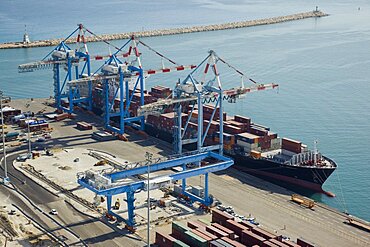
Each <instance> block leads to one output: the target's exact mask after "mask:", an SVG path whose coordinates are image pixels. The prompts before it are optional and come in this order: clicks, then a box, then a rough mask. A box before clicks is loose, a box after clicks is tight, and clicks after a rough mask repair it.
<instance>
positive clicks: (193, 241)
mask: <svg viewBox="0 0 370 247" xmlns="http://www.w3.org/2000/svg"><path fill="white" fill-rule="evenodd" d="M184 237H185V239H184V241H183V242H185V243H186V244H188V245H190V246H197V247H208V241H207V240H206V239H204V238H201V237H200V236H198V235H197V234H195V233H193V232H191V231H186V232H185V234H184Z"/></svg>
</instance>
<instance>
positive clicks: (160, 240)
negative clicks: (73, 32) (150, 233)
mask: <svg viewBox="0 0 370 247" xmlns="http://www.w3.org/2000/svg"><path fill="white" fill-rule="evenodd" d="M176 240H177V239H176V238H174V237H172V236H170V235H167V234H163V233H160V232H156V233H155V244H157V245H158V246H160V247H172V246H174V243H175V242H176Z"/></svg>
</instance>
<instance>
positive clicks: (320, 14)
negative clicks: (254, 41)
mask: <svg viewBox="0 0 370 247" xmlns="http://www.w3.org/2000/svg"><path fill="white" fill-rule="evenodd" d="M324 16H328V14H326V13H324V12H322V11H309V12H303V13H296V14H292V15H284V16H278V17H272V18H264V19H257V20H247V21H239V22H228V23H223V24H212V25H204V26H193V27H181V28H171V29H158V30H149V31H140V32H127V33H116V34H102V35H97V36H86V37H85V39H86V42H99V41H102V40H120V39H128V38H130V37H131V36H132V35H134V36H136V37H154V36H165V35H175V34H186V33H195V32H208V31H218V30H226V29H235V28H244V27H253V26H260V25H270V24H276V23H282V22H287V21H296V20H301V19H307V18H314V17H324ZM62 40H63V39H49V40H36V41H31V42H30V43H27V44H24V43H22V42H9V43H2V44H0V49H12V48H31V47H43V46H56V45H58V44H59V43H60V42H61V41H62ZM75 42H76V39H75V38H69V39H67V40H66V43H69V44H70V43H75Z"/></svg>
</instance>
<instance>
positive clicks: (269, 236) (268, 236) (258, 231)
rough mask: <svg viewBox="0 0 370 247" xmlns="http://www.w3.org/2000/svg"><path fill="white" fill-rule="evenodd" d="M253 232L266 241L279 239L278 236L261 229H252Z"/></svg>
mask: <svg viewBox="0 0 370 247" xmlns="http://www.w3.org/2000/svg"><path fill="white" fill-rule="evenodd" d="M251 231H252V232H253V233H255V234H257V235H258V236H261V237H263V238H265V239H277V238H278V236H277V235H275V234H273V233H271V232H269V231H267V230H265V229H262V228H260V227H255V228H252V229H251Z"/></svg>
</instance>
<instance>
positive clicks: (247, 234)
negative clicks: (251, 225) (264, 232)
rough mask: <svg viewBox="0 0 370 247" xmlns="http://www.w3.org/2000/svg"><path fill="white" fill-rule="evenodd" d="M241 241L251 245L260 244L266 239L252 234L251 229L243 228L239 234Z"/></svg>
mask: <svg viewBox="0 0 370 247" xmlns="http://www.w3.org/2000/svg"><path fill="white" fill-rule="evenodd" d="M240 238H241V241H240V242H241V243H242V244H245V245H247V246H252V245H255V244H257V245H261V244H262V243H263V242H264V241H266V239H264V238H263V237H261V236H258V235H257V234H254V233H253V232H251V231H249V230H248V231H247V230H244V231H243V232H242V235H241V237H240Z"/></svg>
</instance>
